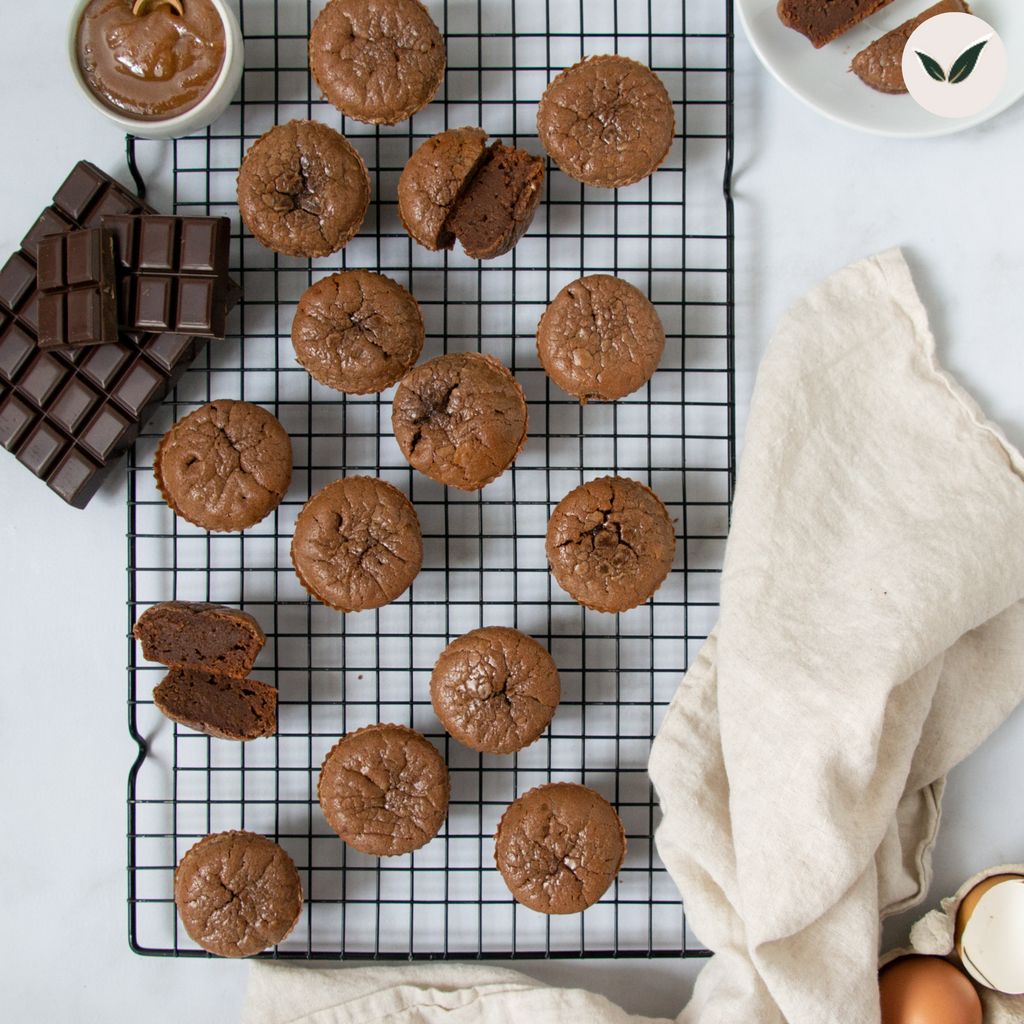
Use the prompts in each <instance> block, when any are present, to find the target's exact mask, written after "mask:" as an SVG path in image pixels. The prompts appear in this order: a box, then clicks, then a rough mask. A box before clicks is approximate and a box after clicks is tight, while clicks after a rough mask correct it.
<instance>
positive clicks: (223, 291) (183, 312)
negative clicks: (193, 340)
mask: <svg viewBox="0 0 1024 1024" xmlns="http://www.w3.org/2000/svg"><path fill="white" fill-rule="evenodd" d="M103 226H104V227H105V228H108V229H109V230H110V231H112V232H113V233H114V236H115V239H116V246H115V248H116V251H117V265H118V292H119V296H120V310H119V316H118V322H119V324H120V326H121V327H122V328H123V329H125V330H128V331H169V332H172V333H177V334H191V335H194V336H197V337H204V338H223V337H224V331H225V321H226V318H227V314H228V310H229V308H230V305H229V303H230V298H231V295H232V282H231V279H230V278H229V277H228V251H229V247H230V243H231V221H230V220H229V219H228V218H227V217H133V216H115V217H105V218H104V219H103Z"/></svg>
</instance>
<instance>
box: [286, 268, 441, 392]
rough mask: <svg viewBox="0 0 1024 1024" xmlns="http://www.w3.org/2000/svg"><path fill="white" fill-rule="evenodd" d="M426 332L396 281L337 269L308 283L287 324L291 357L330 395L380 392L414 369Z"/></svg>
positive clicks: (416, 307)
mask: <svg viewBox="0 0 1024 1024" xmlns="http://www.w3.org/2000/svg"><path fill="white" fill-rule="evenodd" d="M425 337H426V330H425V328H424V325H423V314H422V313H421V312H420V307H419V303H418V302H417V301H416V300H415V299H414V298H413V297H412V295H410V294H409V292H407V291H406V290H405V289H404V288H403V287H402V286H401V285H400V284H399V283H398V282H397V281H393V280H392V279H391V278H390V277H386V276H385V275H384V274H375V273H373V272H371V271H369V270H342V271H339V272H338V273H335V274H331V275H330V276H329V277H325V278H323V279H322V280H320V281H317V282H316V283H315V284H313V285H311V286H310V287H309V288H307V289H306V291H305V292H304V293H303V295H302V298H300V299H299V305H298V309H297V310H296V311H295V319H294V320H293V321H292V345H293V346H294V348H295V357H296V358H297V359H298V361H299V362H300V363H301V364H302V365H303V366H304V367H305V368H306V369H307V370H308V371H309V373H310V376H311V377H312V378H313V379H314V380H316V381H319V382H320V383H321V384H326V385H327V387H329V388H334V389H335V390H336V391H344V392H345V393H346V394H349V395H368V394H371V393H374V392H379V391H383V390H384V389H385V388H389V387H391V385H392V384H394V383H396V382H397V381H399V380H401V378H402V377H403V376H404V375H405V374H406V373H407V372H408V371H409V370H410V369H412V367H413V366H415V365H416V360H417V359H419V357H420V352H421V351H422V349H423V339H424V338H425Z"/></svg>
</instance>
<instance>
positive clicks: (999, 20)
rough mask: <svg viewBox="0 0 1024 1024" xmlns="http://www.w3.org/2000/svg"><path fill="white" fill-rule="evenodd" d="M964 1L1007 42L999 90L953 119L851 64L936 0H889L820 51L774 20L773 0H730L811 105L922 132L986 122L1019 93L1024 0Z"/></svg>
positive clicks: (879, 129) (767, 62)
mask: <svg viewBox="0 0 1024 1024" xmlns="http://www.w3.org/2000/svg"><path fill="white" fill-rule="evenodd" d="M968 2H969V4H970V8H971V13H972V14H974V15H977V17H979V18H981V19H982V21H987V22H988V23H989V24H990V25H991V26H992V27H993V28H994V29H995V30H996V32H998V33H999V38H1000V39H1002V41H1003V45H1004V46H1005V47H1006V57H1007V73H1006V84H1005V85H1004V86H1003V89H1002V92H1001V93H1000V94H999V95H998V96H997V97H996V98H995V99H994V100H993V101H992V103H991V104H990V105H989V106H988V107H986V108H985V109H984V110H982V111H980V112H979V113H977V114H973V115H971V116H970V117H958V118H951V117H939V116H938V115H937V114H931V113H929V112H928V111H927V110H925V109H924V107H921V106H918V104H917V102H916V101H915V100H914V99H913V97H912V96H910V95H909V94H903V95H900V96H890V95H886V94H885V93H880V92H877V91H876V90H874V89H872V88H870V87H869V86H866V85H865V84H864V83H863V82H862V81H861V80H860V79H859V78H858V77H857V76H856V75H855V74H853V72H851V71H850V70H849V68H850V61H851V60H853V57H854V55H855V54H857V53H859V52H860V51H861V50H863V49H864V47H866V46H867V45H868V44H869V43H871V42H873V41H874V40H875V39H877V38H878V37H879V36H881V35H884V34H885V33H886V32H888V31H889V30H890V29H894V28H896V26H897V25H901V24H902V23H903V22H904V21H906V20H907V19H909V18H913V17H914V16H915V15H917V14H920V13H921V11H923V10H925V9H926V8H928V7H930V6H931V5H932V4H933V3H935V0H893V2H892V3H891V4H889V5H888V6H887V7H884V8H882V10H880V11H879V12H878V13H877V14H874V15H872V16H871V17H870V18H868V19H866V20H865V21H862V22H861V23H860V24H859V25H856V26H854V27H853V28H852V29H850V30H849V32H844V33H843V35H841V36H839V38H838V39H834V40H833V41H832V42H831V43H829V44H827V45H826V46H823V47H822V48H821V49H820V50H816V49H815V48H814V47H813V46H812V45H811V43H810V41H809V40H808V39H807V37H806V36H804V35H802V34H801V33H799V32H797V31H795V30H794V29H791V28H787V27H786V26H785V25H783V24H782V22H781V21H779V16H778V15H777V14H776V13H775V7H776V0H736V6H737V9H738V11H739V16H740V21H741V22H742V23H743V27H744V29H745V30H746V33H747V38H748V39H749V40H750V45H751V46H753V48H754V52H755V53H756V54H757V55H758V57H760V58H761V61H762V63H763V64H764V66H765V67H766V68H767V69H768V70H769V71H770V72H771V73H772V74H773V75H774V76H775V77H776V78H777V79H778V80H779V81H780V82H781V83H782V84H783V85H784V86H785V87H786V88H787V89H789V91H790V92H792V93H793V94H794V95H795V96H797V97H798V98H799V99H801V100H803V101H804V103H806V104H807V105H808V106H809V107H813V108H814V109H815V110H817V111H818V112H819V113H822V114H824V115H825V116H826V117H829V118H831V119H832V120H833V121H838V122H839V123H840V124H845V125H849V126H850V127H851V128H857V129H859V130H860V131H862V132H870V133H871V134H873V135H892V136H898V137H901V138H926V137H928V136H931V135H948V134H950V133H951V132H958V131H962V130H963V129H964V128H970V127H972V126H973V125H976V124H980V123H981V122H982V121H987V120H988V119H989V118H990V117H993V116H994V115H996V114H998V113H999V112H1000V111H1002V110H1005V109H1006V108H1007V107H1008V106H1010V104H1011V103H1015V102H1016V101H1017V100H1018V99H1020V97H1021V96H1022V95H1024V0H968Z"/></svg>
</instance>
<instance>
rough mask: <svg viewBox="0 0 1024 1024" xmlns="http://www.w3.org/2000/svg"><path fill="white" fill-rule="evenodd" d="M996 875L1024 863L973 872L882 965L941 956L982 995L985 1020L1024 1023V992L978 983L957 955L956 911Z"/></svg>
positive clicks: (987, 1023) (1018, 871)
mask: <svg viewBox="0 0 1024 1024" xmlns="http://www.w3.org/2000/svg"><path fill="white" fill-rule="evenodd" d="M993 875H1024V864H997V865H996V866H995V867H990V868H984V869H983V870H981V871H979V872H978V873H977V874H974V875H972V876H971V877H970V878H968V879H967V881H966V882H964V883H963V885H961V886H960V888H959V889H957V891H956V892H955V893H953V895H952V896H946V897H945V898H944V899H942V900H941V901H940V904H939V909H938V910H929V911H928V913H927V914H925V915H924V917H922V918H920V920H918V921H916V922H914V925H913V927H911V929H910V946H909V947H908V948H902V949H890V950H888V951H887V952H885V953H883V954H882V956H881V957H879V960H878V966H879V968H882V967H884V966H885V965H886V964H889V963H892V961H893V960H897V959H898V958H899V957H901V956H912V955H914V954H918V955H921V956H939V957H942V958H943V959H944V960H948V961H949V962H950V963H951V964H953V966H954V967H957V968H959V970H961V971H963V974H964V976H965V977H967V978H969V979H970V981H971V984H972V985H974V987H975V989H976V990H977V992H978V995H979V996H980V997H981V1014H982V1021H983V1024H1024V995H1009V994H1007V993H1006V992H997V991H995V989H991V988H986V987H985V986H984V985H979V984H978V983H977V982H975V981H974V979H973V978H971V976H970V975H969V974H968V973H967V971H966V969H965V968H964V965H963V961H962V960H961V959H960V957H959V956H958V955H957V952H956V948H955V945H954V942H953V935H954V932H955V929H956V913H957V910H959V908H960V904H961V903H962V902H963V900H964V898H965V897H966V896H967V894H968V893H969V892H970V891H971V890H972V889H973V888H974V887H975V886H976V885H977V884H978V883H979V882H984V881H985V879H986V878H991V877H992V876H993Z"/></svg>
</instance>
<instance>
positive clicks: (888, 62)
mask: <svg viewBox="0 0 1024 1024" xmlns="http://www.w3.org/2000/svg"><path fill="white" fill-rule="evenodd" d="M955 13H959V14H970V13H971V10H970V8H969V7H968V6H967V4H965V3H964V2H963V0H940V2H939V3H937V4H934V5H933V6H932V7H929V8H928V10H926V11H922V12H921V13H920V14H919V15H918V16H917V17H916V18H910V19H909V20H908V21H905V22H903V24H902V25H898V26H897V27H896V28H894V29H893V30H892V31H891V32H886V33H885V35H884V36H882V37H881V38H880V39H876V40H875V41H874V42H873V43H872V44H871V45H870V46H868V47H867V48H865V49H863V50H861V51H860V53H858V54H857V56H856V57H854V58H853V62H852V63H851V64H850V70H851V71H852V72H853V73H854V74H855V75H856V76H857V77H858V78H859V79H860V80H861V81H862V82H863V83H864V84H865V85H870V86H871V88H872V89H877V90H878V91H879V92H889V93H900V92H906V91H907V83H906V82H904V81H903V51H904V49H905V48H906V45H907V40H908V39H909V38H910V37H911V36H912V35H913V34H914V32H915V30H916V29H917V27H918V25H920V24H922V22H925V21H927V20H928V19H929V18H934V17H935V15H937V14H955Z"/></svg>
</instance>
